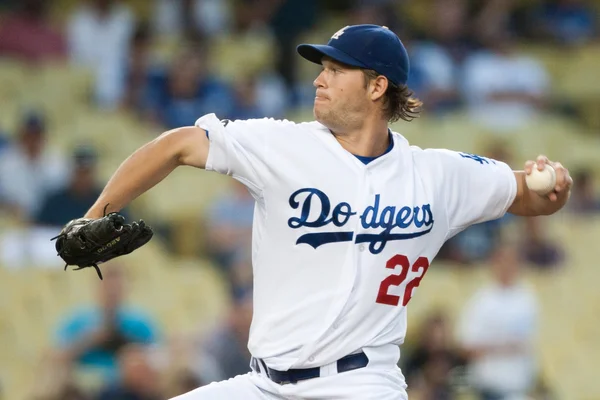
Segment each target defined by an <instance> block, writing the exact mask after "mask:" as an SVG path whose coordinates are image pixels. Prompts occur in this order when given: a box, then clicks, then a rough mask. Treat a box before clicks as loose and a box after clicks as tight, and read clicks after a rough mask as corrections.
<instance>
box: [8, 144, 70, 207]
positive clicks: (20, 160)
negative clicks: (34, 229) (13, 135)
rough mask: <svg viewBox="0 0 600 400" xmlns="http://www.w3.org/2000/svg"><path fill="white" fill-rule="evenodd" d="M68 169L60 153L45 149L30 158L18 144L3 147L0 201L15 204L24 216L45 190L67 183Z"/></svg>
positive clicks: (55, 188) (48, 190)
mask: <svg viewBox="0 0 600 400" xmlns="http://www.w3.org/2000/svg"><path fill="white" fill-rule="evenodd" d="M69 171H70V167H69V163H68V162H67V161H65V160H64V157H62V156H61V155H60V154H56V153H53V152H51V151H49V150H45V151H44V152H43V153H42V154H40V156H39V157H38V158H37V159H34V160H31V159H30V158H29V157H27V155H26V154H25V152H24V151H23V150H22V149H21V148H20V147H18V146H13V147H10V148H8V149H5V150H4V151H3V152H2V157H0V196H1V197H2V201H3V202H6V203H9V204H12V205H16V206H17V207H19V208H20V209H21V210H22V211H23V212H24V215H25V217H31V216H33V215H34V214H35V213H36V212H37V211H38V208H39V207H40V204H41V201H42V200H43V199H44V198H45V197H46V195H47V194H48V193H50V192H52V191H54V190H57V189H59V188H60V187H62V186H63V185H65V184H66V183H67V180H68V179H69V173H70V172H69Z"/></svg>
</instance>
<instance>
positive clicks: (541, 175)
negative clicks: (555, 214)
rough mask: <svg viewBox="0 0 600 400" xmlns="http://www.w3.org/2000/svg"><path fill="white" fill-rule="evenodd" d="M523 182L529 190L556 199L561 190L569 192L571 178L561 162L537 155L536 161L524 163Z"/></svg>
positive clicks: (571, 182) (552, 199)
mask: <svg viewBox="0 0 600 400" xmlns="http://www.w3.org/2000/svg"><path fill="white" fill-rule="evenodd" d="M525 182H526V183H527V187H528V188H529V189H530V190H532V191H534V192H535V193H537V194H539V195H540V196H547V197H548V198H549V199H550V200H551V201H556V200H557V199H558V196H559V194H560V193H561V192H566V193H568V192H569V190H570V189H571V185H572V184H573V179H572V178H571V176H570V175H569V170H567V169H566V168H565V167H563V166H562V164H561V163H559V162H552V161H550V160H549V159H548V158H547V157H546V156H538V158H537V159H536V161H527V162H526V163H525Z"/></svg>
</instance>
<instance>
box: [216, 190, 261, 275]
mask: <svg viewBox="0 0 600 400" xmlns="http://www.w3.org/2000/svg"><path fill="white" fill-rule="evenodd" d="M254 203H255V201H254V198H253V197H252V195H251V194H250V192H249V191H248V189H247V188H246V187H245V186H244V185H242V184H241V183H239V182H237V181H235V182H234V183H233V184H232V186H231V189H230V190H228V191H226V192H225V193H223V194H222V195H221V196H219V197H217V198H216V199H215V201H214V203H213V205H212V206H211V207H210V209H209V210H208V215H207V220H208V226H207V227H206V230H207V232H210V235H209V237H208V240H209V243H208V248H209V249H210V250H209V251H210V252H211V255H212V256H213V257H214V258H215V261H216V262H217V263H218V264H219V265H220V266H221V267H222V268H223V269H224V270H225V271H227V272H229V271H230V270H231V266H232V264H233V262H234V260H235V258H236V256H237V255H238V254H239V253H238V252H239V250H240V249H247V248H249V247H250V241H251V238H252V218H253V216H254Z"/></svg>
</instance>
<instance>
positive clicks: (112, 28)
mask: <svg viewBox="0 0 600 400" xmlns="http://www.w3.org/2000/svg"><path fill="white" fill-rule="evenodd" d="M69 3H70V4H71V9H70V10H71V11H69V13H68V15H67V16H66V18H64V19H59V21H60V23H57V19H56V18H53V16H54V15H55V14H56V7H57V4H58V2H55V1H44V0H20V1H16V0H14V1H11V0H0V61H1V60H3V59H10V60H19V61H22V62H25V63H27V64H28V65H31V66H33V67H35V66H36V65H43V64H44V63H53V62H57V61H58V62H66V63H70V64H73V65H77V66H82V67H85V68H87V69H89V71H90V72H91V73H92V76H93V91H92V93H91V96H90V99H89V101H90V104H92V105H93V106H94V107H96V108H98V109H102V110H124V111H125V112H128V113H130V114H131V115H135V116H136V117H137V118H139V119H140V120H142V121H151V123H152V124H156V125H157V126H160V127H161V129H162V130H168V129H171V128H175V127H179V126H184V125H190V124H193V123H194V121H195V120H196V119H197V118H198V117H200V116H202V115H204V114H206V113H213V112H214V113H215V114H217V116H219V117H220V118H228V119H247V118H258V117H265V116H268V117H274V118H284V117H286V116H287V115H288V114H289V113H290V112H291V111H294V110H299V109H307V108H310V107H311V106H312V100H313V97H314V92H313V88H312V79H311V78H310V77H308V78H307V76H305V74H304V73H303V71H302V68H300V67H299V66H298V61H297V60H298V57H297V56H296V55H295V45H296V44H297V43H298V42H299V41H300V40H301V39H303V38H305V37H307V36H309V35H310V34H311V32H312V31H311V29H313V28H314V27H316V26H319V23H320V22H321V20H322V19H323V18H325V17H330V16H332V15H335V16H339V20H341V21H343V24H354V23H375V24H380V25H385V26H388V27H390V29H392V30H394V31H395V32H397V33H398V34H399V36H400V37H401V38H402V39H403V41H404V42H405V44H406V46H407V48H408V50H409V53H410V55H411V63H412V71H411V77H410V81H409V86H410V87H411V88H412V89H413V90H414V91H415V93H416V95H417V96H418V97H419V98H421V99H422V100H423V101H424V102H425V105H426V111H427V113H428V116H429V115H431V116H434V117H437V116H443V115H445V114H446V113H449V112H452V111H456V110H464V111H466V113H467V115H468V116H469V118H471V119H472V120H473V121H476V122H477V123H480V124H482V125H484V126H493V127H494V128H495V129H506V130H510V129H513V128H515V127H518V126H520V125H522V124H525V123H527V121H528V120H529V119H530V118H533V117H534V116H535V115H536V113H540V112H545V111H548V110H551V111H552V112H554V113H564V114H568V113H569V112H570V111H569V110H570V107H569V105H568V104H563V103H558V102H555V101H551V100H550V96H549V94H550V92H551V89H552V81H551V79H550V75H549V73H548V71H547V70H546V67H545V65H544V64H543V63H541V62H540V61H538V60H537V59H536V58H535V57H533V56H529V55H527V54H522V53H521V52H518V51H517V44H518V42H519V41H521V40H527V41H530V42H535V43H540V44H545V45H547V46H558V47H561V48H570V47H574V46H579V45H581V44H585V43H591V42H594V41H598V38H599V32H600V30H599V25H598V16H597V11H598V8H597V7H596V8H594V7H593V5H592V2H591V1H585V0H548V1H541V0H540V1H527V2H524V1H517V0H487V1H467V0H432V1H430V2H429V3H428V4H430V6H429V8H428V9H427V13H426V17H425V18H422V19H421V20H425V21H426V22H425V24H424V25H423V24H421V25H418V24H415V23H414V21H413V19H412V18H413V16H414V12H413V13H411V12H408V11H407V12H404V8H405V7H406V8H408V3H410V2H409V1H397V0H396V1H393V0H364V1H363V0H353V1H341V0H328V1H317V0H236V1H221V0H151V1H148V2H147V3H148V4H150V5H151V6H150V7H149V14H148V15H146V16H145V17H141V16H140V15H138V14H137V13H136V8H135V7H134V6H133V5H131V4H130V3H131V2H128V1H116V0H88V1H71V2H69ZM331 33H333V32H331ZM165 38H175V40H176V42H177V46H175V47H174V51H173V52H172V54H169V56H168V57H166V56H164V54H160V53H157V52H155V51H153V50H154V49H156V48H157V43H161V42H162V41H164V40H166V39H165ZM318 40H320V41H326V40H327V37H320V38H319V39H318ZM222 60H227V62H226V63H222V62H221V61H222ZM215 66H217V67H215ZM0 112H2V111H0ZM19 117H20V124H19V127H18V129H17V130H16V131H15V132H6V131H3V127H2V126H0V208H1V209H2V210H3V212H6V213H9V214H10V215H12V216H16V217H17V218H18V219H19V220H20V221H22V222H23V223H24V224H30V225H33V226H37V227H40V228H42V229H48V230H51V231H53V232H54V231H56V230H57V229H59V228H60V227H61V226H62V225H63V224H65V223H66V222H67V221H69V220H71V219H73V218H77V217H80V216H82V215H83V214H84V213H85V212H86V211H87V209H88V208H89V207H90V206H91V204H92V203H93V202H94V200H95V199H96V198H97V196H98V195H99V192H100V190H101V188H102V185H103V183H104V182H101V181H100V179H99V177H98V173H97V165H98V157H99V155H98V149H95V148H94V147H93V146H89V145H85V144H82V145H81V146H79V147H77V148H76V149H59V150H57V149H51V148H49V147H48V146H46V142H47V135H48V130H49V129H51V127H50V126H49V124H48V123H47V116H46V115H45V114H44V111H43V110H40V109H35V108H32V109H26V110H23V112H22V114H21V115H20V116H19ZM57 151H58V152H57ZM68 152H70V154H69V153H68ZM512 153H513V152H512V149H511V148H510V147H509V146H508V145H506V144H505V143H504V142H503V141H502V140H501V139H499V140H498V141H497V142H496V143H495V144H494V145H493V146H491V147H490V148H489V149H488V150H487V154H484V155H487V156H490V157H493V158H495V159H498V160H501V161H505V162H507V163H509V164H510V165H513V166H514V162H513V160H512V159H511V157H512ZM572 174H573V175H574V180H575V182H576V183H577V184H576V185H575V187H574V192H573V194H572V198H571V201H570V204H569V210H568V212H570V213H574V214H584V215H585V214H588V213H589V214H592V213H598V212H600V198H599V197H598V190H597V188H596V187H595V186H594V182H595V177H594V176H593V172H592V171H591V170H587V169H581V170H577V171H572ZM253 209H254V199H253V198H252V197H251V195H250V194H249V193H248V191H247V190H246V188H245V187H243V186H242V185H241V184H237V183H234V184H232V185H231V187H230V190H229V191H226V192H224V193H222V194H221V195H220V196H219V197H218V198H217V199H216V200H215V201H214V204H213V205H212V206H211V207H209V208H208V212H207V214H206V215H204V216H202V218H201V219H202V221H203V223H202V229H204V230H205V231H206V232H210V235H205V237H206V243H202V244H199V248H202V249H206V253H207V254H198V256H208V257H210V258H211V259H212V260H213V261H214V263H215V264H216V265H217V266H218V268H219V271H220V273H222V276H223V279H224V281H225V282H227V284H228V288H229V293H230V297H231V304H232V307H231V309H230V311H229V314H228V315H226V316H224V318H223V321H222V323H221V324H220V325H218V326H216V327H214V330H213V331H212V332H210V333H209V334H208V335H202V339H201V340H200V338H199V337H185V338H179V337H178V338H177V339H176V340H174V339H172V338H167V337H165V336H164V335H162V333H161V327H160V326H158V324H157V323H156V321H154V320H153V318H152V316H151V313H149V312H148V311H147V310H144V309H143V305H137V306H139V307H141V309H134V308H130V305H129V304H128V302H127V293H128V286H127V272H126V271H124V270H121V269H119V268H118V267H114V268H109V269H108V272H107V273H105V280H104V281H103V282H102V283H101V284H100V285H99V286H98V293H97V303H96V304H95V306H93V307H90V308H86V309H78V310H73V311H72V313H71V314H69V315H65V317H64V320H63V321H57V323H58V328H57V330H56V332H55V333H54V339H53V340H54V346H53V348H52V349H51V350H50V351H49V353H48V360H46V363H45V366H46V367H45V368H46V369H43V370H42V371H41V372H40V382H41V383H40V385H39V388H40V390H39V393H38V394H37V395H36V396H35V399H31V400H54V399H56V400H58V399H61V400H78V399H90V400H91V399H95V400H105V399H106V400H108V399H128V400H151V399H162V398H165V397H166V396H172V395H175V394H179V393H183V392H184V391H187V390H190V389H192V388H195V387H198V386H201V385H204V384H207V383H209V382H212V381H215V380H222V379H227V378H230V377H233V376H235V375H237V374H241V373H245V372H246V371H248V369H249V367H248V365H249V358H250V355H249V353H248V350H247V348H246V341H247V337H248V330H249V326H250V321H251V316H252V300H251V299H252V271H251V260H250V254H251V253H250V240H251V231H252V215H253ZM124 212H125V213H129V212H130V210H124ZM544 223H545V221H544V219H543V218H529V219H521V220H518V221H516V220H515V219H514V218H512V217H511V216H510V215H507V216H505V217H504V218H502V219H500V220H498V221H493V222H489V223H484V224H479V225H476V226H473V227H472V228H469V229H467V230H466V231H464V232H462V233H461V234H459V235H457V236H456V237H454V238H453V239H451V240H450V241H449V242H447V244H446V245H445V246H444V248H443V249H442V251H441V253H440V255H439V258H440V259H443V260H446V261H450V262H451V263H456V265H457V267H458V268H464V267H465V266H474V265H481V264H482V263H489V264H490V265H491V266H492V275H493V277H494V279H493V280H492V282H491V283H490V284H489V285H488V286H484V287H481V288H480V290H479V291H477V293H476V294H475V295H474V296H473V298H472V299H471V300H470V301H469V302H468V304H466V305H465V308H464V310H463V312H462V315H461V316H460V318H459V319H458V320H457V321H450V320H449V317H448V316H447V315H446V314H445V313H444V312H443V310H442V311H440V312H439V313H435V314H433V315H431V316H429V317H427V318H424V322H423V324H422V326H421V328H420V330H419V329H416V328H417V327H412V328H409V331H410V330H411V329H412V331H413V332H417V333H413V334H412V335H409V338H408V339H407V343H406V345H405V346H404V347H403V357H402V360H401V364H402V365H401V366H402V368H403V371H404V373H405V376H406V377H407V380H408V383H409V393H411V392H412V393H415V394H414V395H415V396H419V397H415V398H420V399H429V400H443V399H453V398H456V396H458V395H459V394H460V393H461V391H464V390H465V388H467V387H468V388H471V389H474V390H475V392H476V393H477V396H478V397H477V398H481V399H485V400H488V399H489V400H494V399H509V398H510V399H522V398H524V397H522V396H525V395H526V394H533V393H535V394H536V396H539V397H536V398H540V399H542V398H549V397H544V396H549V394H548V393H546V390H545V385H544V382H541V381H540V380H539V379H538V375H537V367H538V361H537V359H536V355H535V351H534V350H533V347H532V343H533V342H534V340H535V336H536V334H537V326H538V325H537V320H538V305H537V303H536V298H535V295H534V294H533V292H532V291H531V290H529V288H528V287H527V286H526V285H524V284H523V283H522V282H521V279H520V278H521V270H522V268H524V265H527V266H533V267H537V268H540V269H552V268H555V267H557V266H560V265H562V261H563V260H564V257H565V254H564V249H563V248H561V245H560V243H555V242H553V241H552V240H551V239H549V238H547V237H546V236H545V229H544ZM515 232H517V234H516V235H515ZM507 237H519V238H522V240H519V241H518V242H516V243H515V242H511V241H508V240H506V239H507ZM14 243H16V242H15V241H11V238H10V235H8V236H7V237H6V238H5V239H3V244H2V249H1V250H2V261H3V263H4V264H6V265H11V266H18V265H19V264H20V263H21V261H22V257H23V254H22V251H21V250H20V248H19V246H16V245H15V244H14ZM53 256H54V255H53ZM34 257H35V256H34ZM39 257H45V255H39ZM507 304H510V306H507ZM48 365H52V366H53V367H52V369H51V370H48V368H47V366H48ZM88 370H92V371H94V373H96V374H97V375H99V376H100V377H101V378H100V381H101V385H99V386H97V387H96V389H95V390H94V391H93V392H90V391H89V390H84V389H82V388H81V387H80V386H79V385H78V381H77V379H75V377H76V376H77V373H80V372H81V371H88Z"/></svg>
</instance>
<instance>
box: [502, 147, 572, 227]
mask: <svg viewBox="0 0 600 400" xmlns="http://www.w3.org/2000/svg"><path fill="white" fill-rule="evenodd" d="M545 164H548V165H550V166H552V167H553V168H554V170H555V171H556V185H555V186H554V190H553V191H552V192H550V193H548V194H547V195H544V196H541V195H539V194H537V193H535V192H534V191H532V190H530V189H529V188H528V187H527V183H526V182H525V177H526V176H527V175H528V174H530V173H531V171H532V169H533V168H538V167H539V168H540V169H541V168H542V167H543V166H544V165H545ZM514 174H515V179H516V180H517V195H516V197H515V200H514V201H513V203H512V205H511V206H510V207H509V209H508V212H510V213H511V214H515V215H520V216H525V217H534V216H538V215H550V214H554V213H555V212H557V211H558V210H560V209H561V208H563V206H564V205H565V204H566V203H567V200H568V199H569V196H570V195H571V186H572V185H573V179H572V178H571V176H570V175H569V170H568V169H566V168H565V167H563V165H562V164H561V163H559V162H553V161H550V160H549V159H548V158H547V157H546V156H543V155H541V156H538V158H537V159H536V161H527V162H526V163H525V169H524V170H523V171H514Z"/></svg>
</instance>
